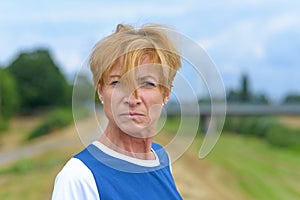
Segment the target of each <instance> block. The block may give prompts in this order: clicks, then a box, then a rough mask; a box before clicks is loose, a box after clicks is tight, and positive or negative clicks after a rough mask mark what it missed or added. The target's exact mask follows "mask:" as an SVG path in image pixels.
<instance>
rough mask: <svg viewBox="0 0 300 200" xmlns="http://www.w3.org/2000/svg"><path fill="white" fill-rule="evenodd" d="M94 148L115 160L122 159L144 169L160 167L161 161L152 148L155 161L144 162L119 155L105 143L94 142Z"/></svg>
mask: <svg viewBox="0 0 300 200" xmlns="http://www.w3.org/2000/svg"><path fill="white" fill-rule="evenodd" d="M92 144H93V145H94V146H96V147H97V148H98V149H99V150H101V151H102V152H104V153H105V154H107V155H109V156H112V157H114V158H117V159H121V160H124V161H127V162H130V163H133V164H136V165H139V166H143V167H157V166H159V165H160V161H159V157H158V156H157V154H156V152H155V151H154V150H153V148H151V151H152V152H153V153H154V156H155V159H154V160H144V159H139V158H134V157H131V156H128V155H124V154H122V153H119V152H117V151H115V150H113V149H111V148H109V147H107V146H106V145H104V144H103V143H101V142H99V141H97V140H96V141H94V142H93V143H92Z"/></svg>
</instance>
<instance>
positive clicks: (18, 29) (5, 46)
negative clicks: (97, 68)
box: [0, 0, 300, 101]
mask: <svg viewBox="0 0 300 200" xmlns="http://www.w3.org/2000/svg"><path fill="white" fill-rule="evenodd" d="M119 23H125V24H132V25H136V26H140V25H142V24H145V23H159V24H166V25H169V26H170V27H172V28H175V29H176V30H177V31H178V32H180V33H182V34H184V35H185V36H187V37H189V38H191V39H192V40H193V41H195V42H196V43H197V44H199V45H200V46H201V47H202V48H204V50H205V51H206V52H207V54H208V55H209V57H210V58H211V60H212V61H213V63H214V64H215V66H216V67H217V69H218V70H219V72H220V75H221V77H222V80H223V82H224V85H225V89H226V90H228V89H230V88H234V89H237V88H238V87H239V85H240V78H241V74H243V73H245V74H247V75H248V76H249V81H250V86H251V88H250V89H251V90H252V92H253V93H256V94H258V93H265V94H266V95H267V96H268V97H269V98H271V99H272V100H274V101H279V100H281V99H282V98H284V96H285V95H286V94H289V93H298V94H299V93H300V78H299V75H300V57H299V55H300V1H298V0H223V1H208V0H207V1H204V0H185V1H182V0H166V1H161V0H154V1H142V0H139V1H137V0H133V1H104V0H103V1H100V0H65V1H61V0H51V1H50V0H49V1H44V0H39V1H37V0H1V1H0V66H7V65H9V63H11V62H12V61H13V59H15V57H16V56H17V55H18V53H20V52H21V51H31V50H34V49H37V48H40V47H41V48H48V49H49V50H50V51H51V54H52V56H53V58H54V60H55V61H56V63H57V64H58V66H59V67H60V69H61V71H62V72H63V73H64V74H65V75H67V76H68V77H74V76H75V74H76V73H77V72H78V70H79V69H80V68H81V67H82V65H83V63H84V62H85V60H86V59H87V57H88V55H89V53H90V51H91V49H92V47H93V46H94V44H95V43H96V42H97V41H98V40H100V39H101V38H103V37H105V36H107V35H109V34H111V33H112V32H113V30H114V29H115V27H116V25H117V24H119Z"/></svg>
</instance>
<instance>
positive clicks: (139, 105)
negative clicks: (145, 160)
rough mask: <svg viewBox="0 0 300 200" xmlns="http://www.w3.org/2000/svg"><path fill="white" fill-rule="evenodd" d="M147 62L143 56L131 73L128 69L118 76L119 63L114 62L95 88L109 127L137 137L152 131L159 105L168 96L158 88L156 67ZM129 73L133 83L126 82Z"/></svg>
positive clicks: (145, 135)
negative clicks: (139, 64)
mask: <svg viewBox="0 0 300 200" xmlns="http://www.w3.org/2000/svg"><path fill="white" fill-rule="evenodd" d="M148 63H149V60H148V59H147V57H146V58H145V59H144V60H143V62H142V65H141V66H139V67H136V68H135V69H134V75H133V74H132V72H127V73H125V74H123V75H121V72H122V71H121V69H122V68H121V65H115V66H114V67H112V69H111V70H110V72H109V73H108V80H107V81H106V83H105V84H104V86H102V87H101V89H99V90H98V92H99V97H100V98H101V100H103V102H104V111H105V114H106V116H107V118H108V120H109V126H111V127H110V128H114V129H118V130H121V131H122V132H124V133H125V134H128V135H131V136H133V137H138V138H148V137H152V136H153V135H154V134H155V128H156V124H157V121H158V119H159V117H160V114H161V110H162V104H163V103H166V101H167V99H168V97H169V93H168V94H167V96H165V95H164V94H165V93H163V91H162V89H161V87H160V85H161V81H160V80H161V73H160V71H161V70H160V69H159V66H155V65H150V64H148ZM129 76H134V79H135V81H136V84H135V85H134V84H130V82H127V78H128V77H129ZM129 79H130V78H129Z"/></svg>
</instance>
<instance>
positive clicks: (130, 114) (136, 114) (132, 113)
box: [121, 111, 145, 118]
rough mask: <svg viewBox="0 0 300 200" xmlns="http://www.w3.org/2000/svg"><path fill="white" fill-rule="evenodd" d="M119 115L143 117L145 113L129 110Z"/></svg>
mask: <svg viewBox="0 0 300 200" xmlns="http://www.w3.org/2000/svg"><path fill="white" fill-rule="evenodd" d="M121 116H123V117H129V118H137V117H144V116H145V115H144V114H143V113H139V112H133V111H130V112H126V113H122V114H121Z"/></svg>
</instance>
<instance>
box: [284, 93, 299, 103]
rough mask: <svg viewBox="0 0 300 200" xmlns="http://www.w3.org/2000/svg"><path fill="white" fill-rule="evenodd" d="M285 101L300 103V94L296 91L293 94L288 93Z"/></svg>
mask: <svg viewBox="0 0 300 200" xmlns="http://www.w3.org/2000/svg"><path fill="white" fill-rule="evenodd" d="M283 103H286V104H288V103H289V104H293V103H298V104H299V103H300V94H296V93H294V94H293V93H291V94H288V95H287V96H286V97H285V98H284V100H283Z"/></svg>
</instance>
